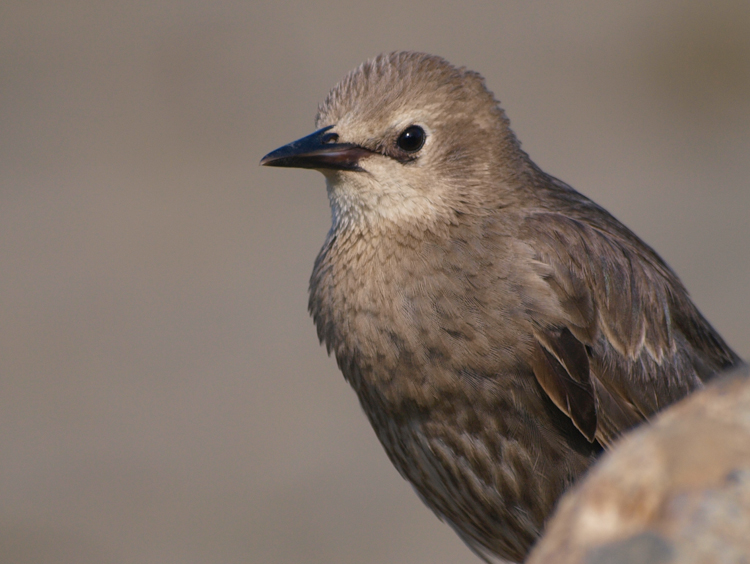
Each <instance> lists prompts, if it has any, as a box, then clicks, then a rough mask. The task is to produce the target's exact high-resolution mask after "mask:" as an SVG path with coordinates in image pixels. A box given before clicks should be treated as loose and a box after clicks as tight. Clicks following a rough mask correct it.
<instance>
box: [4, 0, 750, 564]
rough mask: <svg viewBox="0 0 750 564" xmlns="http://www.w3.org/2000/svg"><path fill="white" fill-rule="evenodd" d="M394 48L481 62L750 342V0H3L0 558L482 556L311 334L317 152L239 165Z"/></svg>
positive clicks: (555, 166) (306, 121)
mask: <svg viewBox="0 0 750 564" xmlns="http://www.w3.org/2000/svg"><path fill="white" fill-rule="evenodd" d="M401 48H408V49H418V50H424V51H428V52H433V53H437V54H440V55H443V56H444V57H446V58H448V59H449V60H451V61H452V62H454V63H456V64H461V65H467V66H469V67H471V68H473V69H475V70H478V71H480V72H482V73H483V74H484V75H485V76H486V77H487V82H488V84H489V86H490V88H491V89H492V90H493V91H494V92H495V93H496V95H497V97H498V98H499V99H500V100H502V102H503V105H504V107H505V108H506V110H507V112H508V115H509V116H510V118H511V121H512V124H513V127H514V129H515V131H516V132H517V133H518V135H519V137H520V138H521V140H522V141H523V144H524V148H525V149H526V150H527V151H528V152H529V153H530V154H531V156H532V157H533V158H534V159H535V160H536V162H537V163H539V164H540V166H542V167H543V168H544V169H546V170H548V171H549V172H551V173H552V174H554V175H556V176H559V177H560V178H562V179H564V180H566V181H567V182H569V183H570V184H572V185H573V186H575V187H576V188H577V189H579V190H580V191H582V192H583V193H585V194H587V195H589V196H591V197H593V198H594V199H595V200H596V201H598V202H599V203H601V204H602V205H604V206H605V207H607V208H608V209H609V210H610V211H612V212H613V213H614V214H615V215H616V216H617V217H618V218H620V219H621V220H623V221H624V222H625V223H626V224H627V225H629V226H630V227H631V228H633V229H634V230H635V231H636V233H638V234H639V235H641V236H642V237H643V238H644V239H645V240H646V241H647V242H648V243H650V244H651V245H652V246H654V247H655V248H656V249H657V250H658V251H659V252H660V253H661V254H662V256H664V257H665V259H666V260H667V262H669V263H670V264H671V265H672V266H673V267H674V268H675V270H676V271H677V272H678V273H679V274H680V276H681V277H682V278H683V280H684V281H685V283H686V285H687V286H688V288H689V289H690V290H691V293H692V295H693V297H694V299H695V301H696V302H697V304H698V305H699V307H700V308H701V310H702V311H703V312H704V314H705V315H706V316H707V317H708V318H709V319H710V320H711V321H712V322H713V323H714V324H715V326H716V328H717V329H718V330H719V331H720V332H721V333H722V334H723V335H724V336H725V337H726V339H727V340H728V341H729V343H730V344H731V345H733V346H734V347H735V348H736V350H737V351H738V352H739V353H740V354H742V355H743V356H745V357H748V356H750V300H749V299H748V295H749V294H748V288H750V231H749V230H748V212H750V3H748V2H747V1H746V0H738V1H736V2H730V1H716V0H711V1H695V0H690V1H689V0H685V1H669V0H666V1H662V2H652V1H650V0H635V1H630V2H619V1H615V0H610V1H602V0H596V1H594V0H588V1H583V0H579V1H565V2H562V1H559V2H558V1H545V2H541V1H525V2H520V1H498V0H491V1H490V0H487V1H471V0H462V1H461V2H455V3H453V4H452V5H448V6H446V5H445V4H442V3H437V2H435V3H431V2H426V1H411V2H406V1H403V0H402V1H392V0H380V1H378V2H371V3H366V2H354V1H345V0H338V1H331V2H326V3H323V2H320V3H314V2H310V1H304V0H297V1H278V0H277V1H275V2H270V1H269V2H265V3H260V2H248V1H243V2H229V1H217V0H212V1H210V2H209V1H203V2H198V1H192V2H177V1H171V2H170V1H167V2H158V1H157V2H154V1H153V0H148V1H140V0H139V1H131V2H93V1H86V0H83V1H68V2H51V1H50V2H35V1H30V2H11V1H10V0H5V1H4V2H3V3H2V6H0V307H1V311H0V445H1V446H0V453H1V454H0V561H1V562H3V563H6V562H7V563H13V564H16V563H47V562H50V563H53V562H54V563H63V564H67V563H70V564H73V563H75V564H88V563H110V562H112V563H139V564H144V563H145V564H150V563H153V564H171V563H174V564H191V563H210V564H216V563H288V562H304V563H321V564H323V563H325V564H336V563H352V562H357V563H364V564H367V563H395V562H403V563H410V564H419V563H425V564H426V563H437V564H440V563H456V562H478V561H477V560H476V559H475V557H474V556H473V555H471V554H470V553H469V552H468V550H467V549H465V548H464V547H463V545H462V544H461V543H460V542H459V541H458V540H457V538H456V537H455V536H454V535H453V533H452V532H451V531H450V530H449V529H448V527H446V526H445V525H442V524H440V523H439V522H438V520H437V519H436V518H435V517H433V516H432V514H431V513H430V512H429V511H428V510H427V509H425V508H424V507H423V506H422V505H421V503H420V502H419V501H418V500H417V498H416V496H415V495H414V494H413V493H412V491H411V489H410V487H409V486H408V485H407V484H406V483H405V482H403V481H402V480H401V478H400V477H399V476H398V475H397V473H396V472H395V470H393V469H392V468H391V466H390V464H389V462H388V460H387V459H386V456H385V455H384V453H383V452H382V451H381V448H380V446H379V445H378V444H377V442H376V440H375V437H374V435H373V433H372V431H371V430H370V428H369V426H368V424H367V422H366V420H365V418H364V416H363V415H362V414H361V413H360V410H359V406H358V404H357V401H356V398H355V396H354V394H353V393H352V392H351V391H350V390H349V388H348V386H347V385H346V383H345V382H344V381H343V379H342V378H341V376H340V374H339V373H338V371H337V369H336V367H335V363H334V362H333V360H331V359H329V358H327V357H326V355H325V352H324V350H323V349H322V348H320V347H319V345H318V343H317V340H316V337H315V332H314V329H313V326H312V322H311V321H310V319H309V318H308V316H307V312H306V305H307V296H306V289H307V278H308V275H309V272H310V269H311V267H312V262H313V259H314V257H315V254H316V252H317V250H318V248H319V246H320V244H321V243H322V240H323V237H324V235H325V233H326V230H327V229H328V224H329V211H328V206H327V201H326V197H325V191H324V183H323V178H322V177H321V176H320V175H319V174H317V173H315V172H313V171H296V170H279V169H262V168H260V167H258V165H257V163H258V160H259V159H260V157H261V156H262V155H264V154H265V153H266V152H268V151H270V150H272V149H274V148H276V147H278V146H279V145H282V144H284V143H286V142H288V141H291V140H293V139H295V138H297V137H300V136H302V135H305V134H307V133H309V132H310V131H312V128H313V117H314V115H315V111H316V107H317V103H318V102H320V101H321V100H322V99H323V97H324V96H325V94H326V92H327V91H328V89H329V88H330V87H331V86H333V85H334V84H335V83H336V81H337V80H338V79H339V78H341V77H342V76H343V75H344V73H346V72H347V71H349V70H350V69H351V68H353V67H354V66H355V65H356V64H358V63H359V62H361V61H362V60H364V59H366V58H368V57H371V56H374V55H376V54H377V53H379V52H382V51H390V50H394V49H401Z"/></svg>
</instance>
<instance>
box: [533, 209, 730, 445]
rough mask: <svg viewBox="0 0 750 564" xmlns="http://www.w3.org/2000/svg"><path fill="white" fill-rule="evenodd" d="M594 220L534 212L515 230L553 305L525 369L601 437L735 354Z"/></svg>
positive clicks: (668, 274)
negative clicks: (556, 305)
mask: <svg viewBox="0 0 750 564" xmlns="http://www.w3.org/2000/svg"><path fill="white" fill-rule="evenodd" d="M596 211H597V212H598V213H601V214H606V212H604V211H603V210H601V208H597V209H596ZM600 219H601V218H600ZM604 219H605V221H601V222H600V225H597V224H596V222H589V221H584V220H583V219H577V218H575V217H571V215H565V214H562V213H556V212H554V211H544V212H539V213H536V214H532V215H530V216H529V217H528V218H527V219H526V220H525V223H524V225H523V228H522V238H525V239H526V240H527V241H531V240H532V234H533V253H534V259H535V261H536V262H535V265H536V266H537V270H538V275H539V276H540V277H541V278H542V279H543V280H544V282H546V284H547V285H548V287H549V288H550V290H551V292H552V294H553V295H554V296H555V298H556V299H557V301H558V303H559V312H558V314H557V315H556V316H555V315H553V316H550V317H548V318H542V319H541V322H540V323H538V324H537V325H536V326H535V329H534V335H535V337H536V343H535V346H536V350H535V351H534V353H533V360H532V364H533V369H534V373H535V375H536V377H537V380H538V381H539V383H540V385H541V386H542V388H543V389H544V390H545V392H546V393H547V394H548V395H549V396H550V398H551V399H552V400H553V401H554V402H555V404H556V405H557V406H558V407H559V408H560V409H561V410H562V411H564V412H565V413H566V414H567V415H568V416H569V417H570V418H571V419H572V421H573V422H574V423H575V425H576V427H578V429H579V430H580V431H581V432H582V433H583V434H584V435H585V436H586V437H587V438H588V439H589V440H591V441H593V440H595V439H596V440H598V441H599V442H601V443H602V444H604V445H607V444H609V443H611V442H612V440H614V439H615V438H616V437H617V436H618V435H619V434H620V433H622V432H623V431H625V430H626V429H628V428H630V427H632V426H634V425H636V424H637V423H639V422H641V421H643V420H644V419H647V418H648V417H649V416H651V415H652V414H653V413H655V412H656V411H658V410H660V409H661V408H663V407H664V406H666V405H669V404H671V403H672V402H674V401H677V400H678V399H680V398H682V397H684V396H685V395H687V394H688V393H690V392H691V391H692V390H695V389H697V388H700V387H702V385H703V382H704V381H706V380H708V379H710V378H711V377H712V376H713V375H715V374H716V373H717V372H718V371H720V370H721V369H724V368H728V367H730V366H733V365H735V364H737V363H738V362H740V360H739V358H738V357H737V355H735V354H734V353H733V352H732V351H731V350H730V349H729V347H728V346H727V345H726V344H725V343H724V341H723V340H722V339H721V337H720V336H719V335H718V334H717V333H716V331H714V329H713V328H712V327H711V326H710V325H709V323H708V322H707V321H706V320H705V319H704V318H703V316H702V315H701V314H700V313H699V312H698V310H697V309H696V308H695V306H694V305H693V303H692V302H691V301H690V299H689V297H688V295H687V292H686V290H685V288H684V287H683V286H682V284H681V282H680V281H679V280H678V279H677V276H676V275H675V274H674V273H673V272H672V271H671V270H670V269H669V267H668V266H666V264H664V262H663V261H662V260H661V259H660V258H659V257H658V256H657V255H656V253H654V252H653V251H652V250H651V249H650V248H649V247H647V246H646V245H645V244H644V243H642V242H641V241H640V240H639V239H638V238H637V237H636V236H635V235H633V234H632V233H631V232H630V231H629V230H627V228H625V227H624V226H622V224H620V223H619V222H617V221H616V220H614V219H613V218H611V216H607V217H606V218H604ZM602 226H604V228H602ZM605 229H606V230H605ZM524 235H527V236H526V237H524ZM530 246H531V244H530Z"/></svg>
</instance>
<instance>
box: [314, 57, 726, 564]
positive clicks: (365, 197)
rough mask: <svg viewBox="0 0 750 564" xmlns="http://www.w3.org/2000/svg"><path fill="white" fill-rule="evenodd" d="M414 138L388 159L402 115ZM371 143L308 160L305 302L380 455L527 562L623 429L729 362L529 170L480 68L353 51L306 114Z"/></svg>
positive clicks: (579, 206) (497, 550)
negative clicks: (317, 199)
mask: <svg viewBox="0 0 750 564" xmlns="http://www.w3.org/2000/svg"><path fill="white" fill-rule="evenodd" d="M412 124H419V125H420V126H422V127H423V128H424V129H425V131H426V132H427V142H426V144H425V146H424V148H423V149H422V150H421V151H420V152H419V154H418V155H417V156H416V157H415V158H414V159H412V160H409V161H408V162H402V161H399V160H398V159H396V158H394V154H393V152H394V151H397V150H398V148H397V146H396V143H395V140H396V138H397V136H398V134H399V133H400V132H401V131H402V130H403V129H404V127H406V126H408V125H412ZM317 125H318V126H319V127H325V126H333V127H332V129H331V131H332V132H335V133H336V134H337V135H338V138H339V140H340V141H343V142H347V143H353V144H356V145H358V146H360V147H364V148H366V149H369V150H370V151H372V152H373V153H372V156H371V157H369V158H366V159H364V160H363V161H362V162H361V163H360V166H361V167H362V169H363V171H360V172H353V171H330V170H328V171H323V172H324V173H325V174H326V178H327V185H328V195H329V199H330V201H331V207H332V215H333V225H332V228H331V231H330V232H329V234H328V238H327V240H326V242H325V244H324V246H323V249H322V250H321V252H320V255H319V256H318V259H317V261H316V263H315V268H314V271H313V274H312V278H311V282H310V312H311V314H312V316H313V318H314V320H315V324H316V326H317V329H318V335H319V337H320V339H321V341H322V342H324V343H325V345H326V347H327V348H328V351H329V353H331V352H332V353H333V354H335V356H336V359H337V361H338V365H339V367H340V368H341V370H342V372H343V374H344V376H345V378H346V379H347V381H348V382H349V383H350V384H351V385H352V386H353V388H354V390H355V391H356V393H357V395H358V397H359V400H360V402H361V405H362V407H363V409H364V411H365V413H366V414H367V416H368V418H369V420H370V422H371V423H372V426H373V428H374V429H375V432H376V433H377V436H378V438H379V439H380V441H381V443H382V444H383V446H384V447H385V450H386V452H387V453H388V456H389V457H390V459H391V461H392V462H393V464H394V465H395V466H396V468H397V469H398V471H399V472H400V473H401V475H402V476H403V477H404V478H406V479H407V480H409V481H410V482H411V483H412V484H413V486H414V488H415V490H416V491H417V493H418V494H419V495H420V497H421V498H422V499H423V500H424V502H425V503H426V504H427V505H428V506H429V507H430V508H431V509H432V510H433V511H434V512H435V513H436V514H437V515H438V516H439V517H440V518H441V519H444V520H445V521H447V522H448V523H449V524H450V525H451V526H452V527H453V528H454V529H455V530H456V532H457V533H458V534H459V535H460V536H461V538H462V539H464V541H466V543H467V544H468V545H469V546H470V547H471V548H472V549H474V550H475V551H476V552H477V554H479V555H480V556H482V557H484V558H485V559H487V560H492V561H502V560H509V561H514V562H519V561H521V560H523V558H524V557H525V555H526V554H527V552H528V550H529V548H530V546H531V545H532V544H533V543H534V541H535V539H536V538H537V537H538V536H539V534H540V532H541V530H542V528H543V526H544V523H545V519H546V518H547V517H548V515H549V514H550V512H551V510H552V509H553V507H554V505H555V503H556V501H557V499H558V497H559V496H560V495H561V494H562V493H563V491H564V490H565V489H566V488H567V487H568V486H569V485H570V484H571V483H572V482H573V481H574V480H575V479H576V477H577V476H579V475H580V474H581V473H582V472H583V471H584V470H585V469H586V468H587V467H588V466H589V465H590V464H591V463H592V462H593V461H594V460H595V458H596V457H597V455H598V454H599V453H600V452H601V450H602V448H603V447H606V446H607V445H609V444H610V443H611V442H612V441H613V440H614V439H616V438H617V436H618V435H619V434H621V433H622V432H623V431H625V430H627V429H628V428H630V427H632V426H633V425H636V424H638V423H639V422H641V421H643V420H645V419H647V418H648V417H650V416H651V415H652V414H653V413H655V412H656V411H658V410H659V409H661V408H663V407H665V406H666V405H669V404H670V403H672V402H674V401H676V400H678V399H680V398H682V397H683V396H685V395H686V394H689V393H690V392H692V391H693V390H696V389H699V388H700V387H702V385H703V383H704V382H705V381H707V380H708V379H710V378H711V377H712V376H713V375H714V374H715V373H716V372H717V371H719V370H721V369H723V368H726V367H729V366H731V365H734V364H737V363H738V362H739V359H738V357H737V356H736V355H735V354H734V353H733V352H732V351H731V350H730V349H729V348H728V346H727V345H726V344H725V343H724V341H723V340H722V339H721V337H720V336H719V335H718V334H717V333H716V332H715V331H714V330H713V329H712V328H711V326H710V325H709V324H708V322H707V321H706V320H705V319H704V318H703V317H702V316H701V314H700V313H699V312H698V311H697V310H696V308H695V306H694V305H693V304H692V302H691V301H690V299H689V297H688V295H687V292H686V291H685V289H684V287H683V286H682V284H681V283H680V281H679V280H678V279H677V277H676V276H675V274H674V273H673V272H672V271H671V270H670V269H669V267H668V266H667V265H666V264H665V263H664V262H663V261H662V260H661V259H660V258H659V257H658V256H657V255H656V254H655V253H654V251H652V250H651V249H650V248H649V247H648V246H646V245H645V244H644V243H642V242H641V241H640V240H639V239H638V238H637V237H636V236H635V235H634V234H633V233H631V232H630V231H629V230H628V229H627V228H626V227H624V226H623V225H622V224H620V223H619V222H618V221H617V220H616V219H614V218H613V217H612V216H611V215H610V214H608V213H607V212H606V211H605V210H603V209H602V208H600V207H598V206H597V205H596V204H594V203H592V202H591V201H590V200H588V199H587V198H585V197H584V196H582V195H581V194H579V193H577V192H576V191H575V190H573V189H572V188H570V187H568V186H567V185H565V184H564V183H562V182H560V181H559V180H557V179H555V178H553V177H551V176H549V175H547V174H545V173H544V172H543V171H541V170H540V169H539V168H538V167H536V166H535V165H534V164H533V163H532V162H531V161H530V160H529V158H528V156H527V155H526V154H525V153H524V152H523V151H522V150H521V148H520V144H519V143H518V141H517V140H516V138H515V136H514V135H513V133H512V131H511V130H510V127H509V122H508V120H507V118H506V117H505V114H504V112H503V110H502V109H501V108H500V106H499V104H498V103H497V101H496V100H495V99H494V97H493V95H492V93H491V92H489V91H488V90H487V89H486V87H485V85H484V81H483V79H482V78H481V77H480V76H479V75H478V74H476V73H473V72H469V71H467V70H465V69H458V68H455V67H453V66H451V65H450V64H448V63H447V62H446V61H444V60H443V59H440V58H438V57H434V56H430V55H424V54H419V53H408V52H400V53H392V54H389V55H382V56H380V57H378V58H376V59H374V60H372V61H369V62H367V63H364V64H363V65H361V66H360V67H359V68H357V69H355V70H354V71H353V72H352V73H350V74H349V75H348V76H347V77H346V78H344V80H343V81H342V82H341V83H340V84H339V85H337V86H336V87H335V88H334V89H333V90H332V91H331V93H330V94H329V96H328V98H327V99H326V101H325V102H324V103H323V104H322V105H321V107H320V111H319V114H318V118H317Z"/></svg>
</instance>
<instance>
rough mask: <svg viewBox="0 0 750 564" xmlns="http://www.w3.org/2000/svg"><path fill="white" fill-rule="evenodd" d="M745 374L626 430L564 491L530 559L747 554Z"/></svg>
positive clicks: (639, 560) (619, 560)
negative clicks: (581, 479) (565, 493)
mask: <svg viewBox="0 0 750 564" xmlns="http://www.w3.org/2000/svg"><path fill="white" fill-rule="evenodd" d="M749 376H750V373H749V371H748V369H747V367H745V368H743V369H739V370H735V371H733V372H732V373H731V374H729V375H727V376H726V377H724V378H722V379H721V380H719V381H717V382H716V384H714V385H711V386H710V387H708V388H707V389H706V390H704V391H702V392H700V393H697V394H695V395H693V396H691V397H690V398H688V399H686V400H684V401H682V402H681V403H679V404H677V405H675V406H674V407H672V408H670V409H669V410H667V411H665V412H664V413H663V414H662V415H661V416H659V417H658V418H657V419H655V420H654V422H653V423H652V424H650V425H648V426H645V427H642V428H640V429H638V430H636V431H635V432H633V433H631V434H630V435H628V436H626V437H625V438H624V439H623V440H622V441H621V442H620V443H619V444H618V445H616V446H615V448H614V449H613V450H612V451H611V452H610V453H608V454H607V455H606V456H605V457H604V458H603V459H602V460H601V461H600V462H599V463H598V464H597V465H596V466H595V467H594V468H593V469H592V470H591V471H590V473H589V475H588V476H587V477H586V478H585V479H584V480H583V481H582V482H581V483H580V484H579V485H578V486H577V487H576V488H575V489H574V490H572V491H571V492H569V493H568V494H567V495H566V496H565V497H564V498H563V499H562V500H561V502H560V504H559V507H558V509H557V511H556V512H555V514H554V516H553V517H552V519H551V520H550V522H549V524H548V527H547V532H546V533H545V535H544V536H543V537H542V539H541V540H540V541H539V543H538V545H537V546H536V548H535V549H534V550H533V552H532V553H531V555H530V556H529V559H528V560H527V564H541V563H552V562H554V563H555V564H573V563H581V564H584V563H585V564H605V563H606V564H675V563H680V564H683V563H684V564H699V563H700V564H703V563H706V564H707V563H722V564H723V563H745V564H748V563H750V377H749Z"/></svg>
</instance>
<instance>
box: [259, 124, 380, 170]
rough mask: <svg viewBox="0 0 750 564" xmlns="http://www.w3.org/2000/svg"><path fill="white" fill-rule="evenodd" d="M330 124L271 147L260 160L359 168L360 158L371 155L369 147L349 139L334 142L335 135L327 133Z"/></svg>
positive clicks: (285, 164)
mask: <svg viewBox="0 0 750 564" xmlns="http://www.w3.org/2000/svg"><path fill="white" fill-rule="evenodd" d="M332 127H333V126H332V125H331V126H328V127H324V128H323V129H319V130H318V131H316V132H315V133H312V134H310V135H308V136H307V137H303V138H302V139H297V140H296V141H293V142H291V143H289V145H284V146H283V147H279V148H278V149H276V150H275V151H271V152H270V153H268V154H267V155H266V156H265V157H263V158H262V159H261V160H260V164H261V165H265V166H289V167H295V168H314V169H317V170H320V169H333V170H355V171H361V170H362V169H361V168H360V167H359V160H360V159H361V158H363V157H366V156H368V155H372V151H369V150H367V149H364V148H362V147H360V146H359V145H354V144H352V143H333V142H332V141H335V140H336V139H337V138H338V136H337V135H336V134H335V133H326V132H327V131H328V130H329V129H331V128H332Z"/></svg>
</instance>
